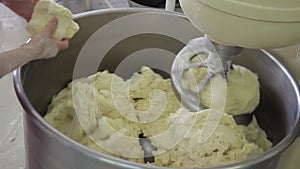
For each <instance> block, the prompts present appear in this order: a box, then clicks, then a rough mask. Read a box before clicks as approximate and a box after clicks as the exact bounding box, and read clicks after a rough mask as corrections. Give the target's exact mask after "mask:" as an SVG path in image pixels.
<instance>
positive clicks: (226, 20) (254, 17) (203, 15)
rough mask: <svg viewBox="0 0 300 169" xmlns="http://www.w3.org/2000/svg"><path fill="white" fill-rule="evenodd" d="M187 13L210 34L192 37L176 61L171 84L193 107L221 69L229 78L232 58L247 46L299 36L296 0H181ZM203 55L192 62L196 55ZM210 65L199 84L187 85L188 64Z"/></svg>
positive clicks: (278, 42) (267, 44) (262, 45)
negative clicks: (202, 59) (203, 57)
mask: <svg viewBox="0 0 300 169" xmlns="http://www.w3.org/2000/svg"><path fill="white" fill-rule="evenodd" d="M180 4H181V7H182V9H183V11H184V14H185V15H186V16H187V17H188V19H189V20H190V21H191V22H192V23H193V24H194V25H195V26H196V27H197V28H198V29H199V30H201V31H202V32H204V33H205V34H206V35H205V36H204V37H200V38H196V39H193V40H191V41H190V42H189V43H188V44H187V46H185V47H184V48H183V49H182V50H181V51H180V52H179V53H178V55H177V56H176V58H175V60H174V63H173V65H172V71H171V75H172V81H173V86H174V89H175V91H176V92H177V94H178V95H179V97H180V98H181V101H182V103H183V104H184V105H185V106H186V107H187V108H189V109H191V110H193V111H199V110H201V109H202V105H201V103H200V104H199V93H200V92H201V91H202V90H203V88H204V86H205V85H206V84H207V83H208V81H209V79H211V78H212V77H214V76H215V75H217V74H221V75H222V77H223V78H226V73H227V71H228V70H229V69H230V67H231V63H232V59H233V58H234V57H235V56H238V55H239V54H240V53H241V52H242V50H243V48H251V49H265V48H279V47H285V46H290V45H295V44H297V43H299V42H300V29H299V28H300V1H298V0H285V1H282V0H243V1H241V0H222V1H220V0H180ZM201 54H205V55H207V58H206V59H205V60H204V61H201V62H196V63H192V62H191V59H192V58H193V57H195V56H196V55H201ZM194 67H206V68H207V72H208V74H207V76H206V77H205V78H204V79H203V80H202V81H201V82H200V83H198V84H197V85H198V87H197V90H191V89H188V88H186V87H184V85H183V81H184V80H183V75H184V73H185V72H186V71H188V70H189V69H190V68H194Z"/></svg>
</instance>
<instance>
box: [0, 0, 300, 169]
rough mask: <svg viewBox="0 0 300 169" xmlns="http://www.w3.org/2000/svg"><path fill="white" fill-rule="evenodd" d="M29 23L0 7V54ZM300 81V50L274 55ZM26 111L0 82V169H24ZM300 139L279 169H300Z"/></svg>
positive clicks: (6, 82) (7, 81)
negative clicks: (24, 122)
mask: <svg viewBox="0 0 300 169" xmlns="http://www.w3.org/2000/svg"><path fill="white" fill-rule="evenodd" d="M25 24H26V23H25V21H24V20H22V19H21V18H19V17H18V16H16V15H15V14H14V13H12V12H10V11H9V10H8V9H7V8H5V7H4V6H3V5H2V4H1V3H0V52H2V51H6V50H9V49H13V48H16V47H18V46H19V45H21V44H22V43H24V42H25V41H26V39H27V36H26V31H25ZM274 52H275V53H276V54H278V55H279V59H280V60H282V62H283V63H284V64H286V65H287V66H288V67H289V68H290V69H291V71H292V72H293V73H294V75H296V77H297V78H298V80H299V81H300V73H299V72H300V62H297V61H296V60H297V59H296V57H295V56H296V48H295V47H290V48H285V49H280V50H275V51H274ZM21 112H22V109H21V106H20V104H19V102H18V101H17V98H16V95H15V93H14V89H13V84H12V75H11V74H9V75H7V76H6V77H4V78H2V79H0V168H1V169H22V168H24V157H25V155H24V143H23V140H24V137H23V130H22V113H21ZM299 157H300V139H297V140H296V141H295V143H294V144H293V145H292V146H291V147H290V148H289V149H288V150H287V151H286V152H285V153H284V154H283V155H282V158H281V161H280V164H279V166H278V169H299V168H300V160H299V159H298V158H299Z"/></svg>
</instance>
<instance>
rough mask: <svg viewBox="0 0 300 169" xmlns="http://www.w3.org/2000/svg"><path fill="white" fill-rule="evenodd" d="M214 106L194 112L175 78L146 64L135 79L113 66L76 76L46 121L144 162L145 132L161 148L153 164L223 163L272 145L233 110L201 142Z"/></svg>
mask: <svg viewBox="0 0 300 169" xmlns="http://www.w3.org/2000/svg"><path fill="white" fill-rule="evenodd" d="M127 92H128V93H127ZM74 104H75V106H74ZM76 111H77V113H76ZM209 111H210V109H209V110H205V111H203V112H198V113H193V112H189V111H188V110H187V109H185V108H184V107H182V105H181V104H180V102H179V101H178V100H177V98H176V96H175V94H174V92H173V90H172V85H171V82H170V79H163V78H162V77H161V76H160V75H158V74H156V73H154V72H153V71H152V70H151V69H149V68H147V67H143V68H142V70H141V72H140V73H136V74H135V75H134V76H133V77H132V78H131V79H129V80H123V79H122V78H120V77H118V76H116V75H114V74H112V73H109V72H107V71H104V72H98V73H96V74H94V75H91V76H89V77H87V78H82V79H78V80H74V81H73V82H71V83H70V84H69V85H68V87H67V88H65V89H63V90H62V91H61V92H60V93H59V94H58V95H57V96H54V97H53V100H52V103H51V104H50V106H49V108H48V112H47V114H46V116H45V120H46V121H48V122H49V123H50V124H51V125H52V126H54V127H55V128H57V129H58V130H59V131H61V132H62V133H63V134H65V135H67V136H69V137H70V138H72V139H74V140H76V141H78V142H80V143H82V144H83V145H86V146H88V147H90V148H93V149H95V150H97V151H100V152H103V153H106V154H109V155H112V156H116V157H119V158H123V159H126V160H130V161H134V162H139V163H144V161H143V151H142V148H141V146H140V144H139V141H138V135H139V134H140V133H142V132H143V133H144V135H145V136H147V137H148V139H150V140H151V143H152V145H154V146H156V147H157V151H154V152H153V154H154V155H155V163H153V164H151V165H157V166H169V167H210V166H220V165H224V164H230V163H234V162H239V161H243V160H245V159H248V158H251V157H253V156H256V155H259V154H262V153H263V152H264V151H266V150H267V149H269V148H271V147H272V144H271V142H270V141H269V140H268V139H267V137H266V134H265V132H264V131H263V130H262V129H260V127H259V125H258V124H257V123H256V120H255V118H254V120H253V121H252V123H251V124H250V125H249V126H240V125H237V124H236V123H235V121H234V120H233V117H232V115H229V114H227V113H224V114H223V115H222V116H221V121H220V125H218V126H217V129H216V130H215V132H212V136H211V137H210V138H209V139H208V140H206V141H205V142H204V143H200V142H199V139H198V138H199V136H200V135H199V133H201V131H204V130H205V131H207V130H206V129H205V128H204V127H203V126H204V125H205V124H206V122H207V120H206V119H207V116H208V113H209ZM211 113H214V112H211ZM194 120H195V121H194ZM214 120H217V119H214ZM214 120H208V123H209V124H211V123H213V122H217V121H214ZM193 122H194V123H193ZM193 124H194V125H193ZM189 129H190V130H189ZM122 136H126V138H125V137H122ZM128 138H132V139H128Z"/></svg>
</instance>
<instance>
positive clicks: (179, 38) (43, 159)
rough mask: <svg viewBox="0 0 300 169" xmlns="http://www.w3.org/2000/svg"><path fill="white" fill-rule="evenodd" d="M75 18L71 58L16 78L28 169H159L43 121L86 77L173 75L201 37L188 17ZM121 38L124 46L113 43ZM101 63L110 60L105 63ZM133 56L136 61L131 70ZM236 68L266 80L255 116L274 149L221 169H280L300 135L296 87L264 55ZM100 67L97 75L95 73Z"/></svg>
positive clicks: (247, 54)
mask: <svg viewBox="0 0 300 169" xmlns="http://www.w3.org/2000/svg"><path fill="white" fill-rule="evenodd" d="M136 14H137V15H136ZM127 16H130V17H133V18H134V22H135V23H130V22H132V20H131V21H128V20H126V19H128V18H126V17H127ZM124 17H125V18H124ZM130 17H129V20H130ZM75 18H76V21H77V22H78V23H79V25H80V27H81V30H80V31H79V32H78V34H77V35H76V36H75V38H74V39H72V40H71V41H70V48H69V49H68V50H66V51H63V52H61V53H60V54H59V56H58V57H56V58H53V59H49V60H39V61H34V62H31V63H29V64H27V65H26V66H24V67H22V68H21V69H18V70H16V71H15V72H14V85H15V90H16V93H17V96H18V98H19V101H20V103H21V104H22V106H23V108H24V125H25V126H24V129H25V142H26V144H25V145H26V168H27V169H111V168H118V169H119V168H124V169H125V168H159V167H151V166H146V165H143V164H136V163H133V162H129V161H126V160H122V159H118V158H115V157H111V156H108V155H105V154H102V153H99V152H96V151H94V150H91V149H89V148H87V147H85V146H83V145H81V144H79V143H77V142H75V141H73V140H71V139H69V138H68V137H66V136H64V135H63V134H61V133H60V132H59V131H57V130H56V129H54V128H53V127H51V126H50V125H49V124H47V123H46V122H45V121H44V119H43V115H45V113H46V110H47V106H48V104H49V103H50V101H51V98H52V97H53V96H54V95H55V94H57V93H58V92H59V91H60V90H61V89H63V88H64V87H66V84H67V83H68V82H70V81H71V80H72V78H73V77H75V78H76V77H83V76H86V75H89V74H92V73H94V71H95V70H98V69H99V70H104V69H108V70H110V71H115V70H117V69H116V68H117V67H119V69H118V70H119V71H118V73H119V74H120V75H122V76H127V77H128V76H129V75H130V74H131V73H132V71H136V70H138V69H139V67H140V66H141V65H143V64H146V65H148V66H150V67H153V68H157V69H156V70H157V71H158V72H160V73H162V74H164V75H168V74H167V72H168V71H169V70H170V68H171V64H172V61H173V59H174V57H175V54H176V53H177V52H178V51H179V50H180V49H181V48H182V47H183V46H184V43H186V42H187V41H188V39H191V38H194V37H197V36H199V35H202V34H201V33H200V32H198V30H197V29H196V28H194V27H193V25H192V24H190V23H189V22H188V21H187V20H186V19H185V18H184V17H183V16H181V15H179V14H175V13H168V12H165V11H157V10H148V9H118V10H103V11H96V12H89V13H83V14H80V15H76V17H75ZM120 18H122V19H121V20H118V19H120ZM124 19H125V20H124ZM131 19H132V18H131ZM119 23H122V24H119ZM114 24H116V25H118V24H119V26H116V25H114ZM100 28H101V29H100ZM99 29H100V32H98V31H99ZM103 30H104V33H103ZM140 30H143V31H140ZM97 32H98V33H97ZM106 32H107V33H106ZM134 32H137V33H134ZM127 35H128V36H127ZM120 38H123V39H121V40H119V41H114V40H117V39H120ZM113 42H116V43H113ZM108 44H112V46H109V45H108ZM106 48H107V49H106ZM108 48H109V49H108ZM102 55H103V56H104V57H103V58H100V57H102ZM129 55H130V56H131V57H132V58H133V59H131V60H130V61H128V62H126V61H125V62H124V59H125V58H127V57H128V56H129ZM80 57H81V58H80ZM101 59H102V61H101V64H100V65H99V64H98V63H99V60H101ZM79 62H80V64H78V63H79ZM234 62H235V63H238V64H241V65H244V66H246V67H248V68H249V69H251V70H252V71H254V72H256V73H257V74H258V76H259V80H260V83H261V102H260V104H259V107H258V108H257V110H256V111H255V114H256V116H257V117H258V122H259V124H260V125H261V127H262V128H263V129H264V130H265V131H266V133H267V135H268V137H269V138H270V140H271V141H272V142H273V144H274V145H275V146H274V147H273V148H272V149H270V150H269V151H267V152H265V153H264V154H262V155H260V156H257V157H255V158H252V159H249V160H247V161H243V162H240V163H236V164H232V165H228V166H222V167H218V168H224V169H229V168H230V169H233V168H234V169H238V168H249V169H250V168H251V169H253V168H255V169H259V168H261V169H267V168H268V169H271V168H275V166H276V164H277V161H278V158H279V157H280V153H281V152H282V151H283V150H284V149H286V148H287V147H288V146H289V145H290V144H291V143H292V142H293V141H294V139H295V138H296V137H297V134H298V132H299V129H300V124H299V116H300V104H299V103H300V97H299V89H298V86H297V83H296V82H295V80H294V79H293V78H292V76H291V75H290V74H289V72H288V71H287V70H286V68H285V67H284V66H283V65H281V64H280V63H279V62H278V61H277V60H276V59H275V58H274V57H273V56H271V55H270V54H268V53H266V52H265V51H260V50H250V49H246V50H245V51H244V53H243V56H241V57H239V58H237V59H236V60H234ZM122 64H125V65H123V66H122ZM149 64H150V65H149ZM95 65H96V66H97V67H96V68H91V67H93V66H95ZM118 65H119V66H118ZM75 69H76V71H75ZM159 69H160V70H159ZM245 90H247V89H245ZM120 144H121V140H120Z"/></svg>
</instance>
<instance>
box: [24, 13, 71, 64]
mask: <svg viewBox="0 0 300 169" xmlns="http://www.w3.org/2000/svg"><path fill="white" fill-rule="evenodd" d="M57 24H58V20H57V19H56V18H54V19H52V20H51V21H50V22H49V23H48V25H47V27H46V28H45V29H44V31H43V32H41V33H40V34H38V35H37V36H35V37H33V38H32V39H31V40H30V41H29V42H28V43H27V44H25V45H23V46H22V47H23V48H24V49H25V50H26V51H27V52H29V53H28V54H30V55H31V56H32V60H36V59H47V58H52V57H54V56H56V55H57V53H58V52H59V51H61V50H63V49H66V48H68V47H69V41H68V40H56V39H53V38H52V37H51V36H52V34H53V33H54V31H55V30H56V28H57Z"/></svg>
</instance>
